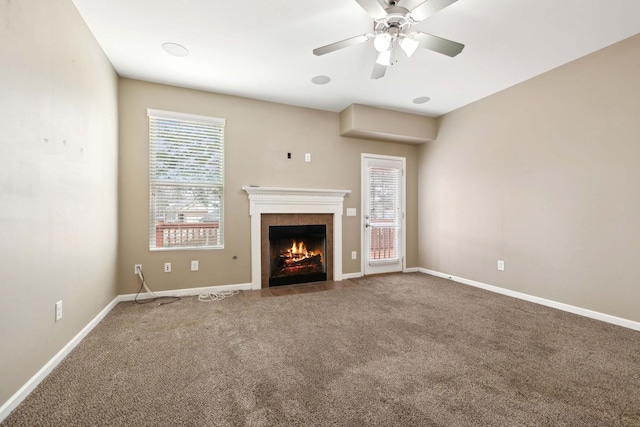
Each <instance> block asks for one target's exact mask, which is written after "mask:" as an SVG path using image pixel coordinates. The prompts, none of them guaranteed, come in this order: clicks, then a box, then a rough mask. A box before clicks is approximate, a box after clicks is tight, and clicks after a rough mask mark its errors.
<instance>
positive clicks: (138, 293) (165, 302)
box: [133, 267, 180, 305]
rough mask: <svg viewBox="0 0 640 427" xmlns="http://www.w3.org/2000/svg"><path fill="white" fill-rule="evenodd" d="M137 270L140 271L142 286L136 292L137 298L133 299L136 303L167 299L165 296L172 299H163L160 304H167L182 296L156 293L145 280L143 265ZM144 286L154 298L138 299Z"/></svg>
mask: <svg viewBox="0 0 640 427" xmlns="http://www.w3.org/2000/svg"><path fill="white" fill-rule="evenodd" d="M136 271H137V272H138V277H139V278H140V283H141V284H140V288H139V289H138V292H137V293H136V296H135V298H134V299H133V301H134V302H135V303H136V304H149V303H150V302H154V301H157V300H159V299H165V298H169V299H170V301H163V302H160V303H159V305H167V304H171V303H172V302H176V301H178V300H179V299H180V297H174V296H160V295H156V294H154V293H153V291H152V290H151V289H149V287H148V286H147V282H146V281H145V280H144V273H143V272H142V267H136ZM142 288H144V289H145V290H146V291H147V293H148V294H149V295H151V296H152V298H150V299H145V300H143V301H139V300H138V295H140V292H141V291H142Z"/></svg>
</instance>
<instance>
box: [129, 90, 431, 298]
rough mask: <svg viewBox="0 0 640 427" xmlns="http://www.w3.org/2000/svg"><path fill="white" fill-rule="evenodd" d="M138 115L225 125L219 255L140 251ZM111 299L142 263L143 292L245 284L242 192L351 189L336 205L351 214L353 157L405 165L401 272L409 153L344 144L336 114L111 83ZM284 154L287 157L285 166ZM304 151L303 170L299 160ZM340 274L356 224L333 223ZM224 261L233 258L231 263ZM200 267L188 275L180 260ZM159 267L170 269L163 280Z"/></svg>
mask: <svg viewBox="0 0 640 427" xmlns="http://www.w3.org/2000/svg"><path fill="white" fill-rule="evenodd" d="M147 108H153V109H160V110H169V111H178V112H183V113H191V114H198V115H208V116H214V117H221V118H225V119H226V120H227V123H226V127H225V156H226V158H225V177H226V178H225V179H226V189H225V247H224V249H222V250H208V251H199V250H196V251H193V250H189V251H170V252H150V251H149V243H148V206H149V201H148V188H149V187H148V170H149V169H148V140H149V136H148V134H149V132H148V119H147ZM119 112H120V116H119V120H120V160H119V161H120V176H119V180H120V183H119V201H120V209H119V223H120V234H119V236H120V245H119V248H120V257H119V259H120V265H119V268H118V283H119V293H121V294H130V293H134V292H135V291H136V290H137V289H138V287H139V282H138V280H137V277H136V276H135V275H134V274H133V266H134V264H138V263H140V264H142V265H143V269H144V272H145V278H146V279H147V282H148V284H149V285H150V287H151V288H152V289H153V290H158V291H159V290H168V289H184V288H192V287H202V286H213V285H225V284H237V283H249V282H251V263H250V258H251V256H250V246H249V241H250V221H249V220H250V217H249V201H248V198H247V194H246V193H245V192H244V191H243V190H242V187H243V186H245V185H260V186H272V187H303V188H305V187H306V188H334V189H347V190H352V193H351V195H350V196H348V197H347V198H346V199H345V208H347V207H354V208H357V209H358V213H360V154H361V153H363V152H366V153H376V154H385V155H394V156H403V157H406V158H407V199H408V200H407V230H408V232H407V236H408V238H407V266H409V267H417V266H418V256H417V254H418V246H417V245H418V242H417V209H418V208H417V169H416V164H417V163H416V157H417V148H416V147H414V146H410V145H402V144H394V143H388V142H379V141H367V140H361V139H353V138H344V137H341V136H340V135H339V126H340V124H339V116H338V114H337V113H331V112H325V111H318V110H311V109H307V108H298V107H291V106H286V105H281V104H274V103H269V102H263V101H256V100H251V99H246V98H238V97H233V96H226V95H220V94H214V93H208V92H201V91H196V90H190V89H182V88H177V87H172V86H165V85H159V84H154V83H146V82H141V81H136V80H129V79H121V80H120V96H119ZM287 152H291V153H292V154H293V159H292V160H287V159H286V154H287ZM304 153H311V156H312V161H311V163H305V162H304ZM343 227H344V230H343V253H344V257H343V271H344V272H345V273H354V272H359V271H360V260H359V259H358V260H355V261H353V260H351V251H358V254H359V252H360V220H359V215H358V216H357V217H347V216H344V217H343ZM233 256H237V259H236V260H234V259H233ZM193 259H197V260H199V261H200V270H199V271H198V272H191V271H189V268H190V260H193ZM165 262H171V263H172V272H171V273H164V272H163V271H162V270H163V269H162V267H163V264H164V263H165Z"/></svg>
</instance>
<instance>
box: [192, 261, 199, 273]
mask: <svg viewBox="0 0 640 427" xmlns="http://www.w3.org/2000/svg"><path fill="white" fill-rule="evenodd" d="M198 267H199V262H198V261H197V260H193V261H191V271H198Z"/></svg>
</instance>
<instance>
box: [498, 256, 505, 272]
mask: <svg viewBox="0 0 640 427" xmlns="http://www.w3.org/2000/svg"><path fill="white" fill-rule="evenodd" d="M498 270H500V271H504V261H502V260H501V259H499V260H498Z"/></svg>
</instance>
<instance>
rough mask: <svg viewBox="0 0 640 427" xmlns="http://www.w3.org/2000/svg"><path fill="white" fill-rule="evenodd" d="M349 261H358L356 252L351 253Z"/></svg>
mask: <svg viewBox="0 0 640 427" xmlns="http://www.w3.org/2000/svg"><path fill="white" fill-rule="evenodd" d="M351 259H358V252H356V251H351Z"/></svg>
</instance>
